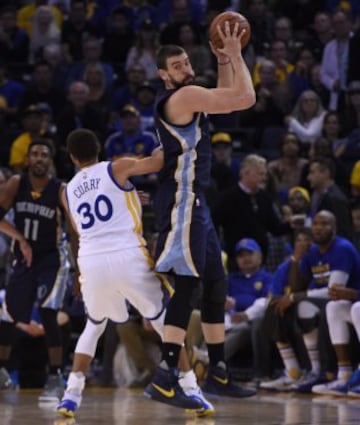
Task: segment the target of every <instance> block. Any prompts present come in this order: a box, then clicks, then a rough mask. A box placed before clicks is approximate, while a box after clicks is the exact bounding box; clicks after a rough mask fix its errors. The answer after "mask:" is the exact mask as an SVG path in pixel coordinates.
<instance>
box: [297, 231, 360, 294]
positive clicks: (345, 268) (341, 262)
mask: <svg viewBox="0 0 360 425" xmlns="http://www.w3.org/2000/svg"><path fill="white" fill-rule="evenodd" d="M300 267H301V271H302V273H303V274H304V275H305V276H312V278H313V279H312V282H311V284H310V286H309V288H310V289H314V288H315V289H319V288H323V287H326V286H328V282H329V278H330V273H331V272H332V271H335V270H336V271H342V272H345V273H347V274H348V275H349V280H348V283H347V286H348V287H350V288H354V289H359V288H360V257H359V254H358V252H357V251H356V249H355V247H354V245H353V244H352V243H351V242H349V241H348V240H347V239H345V238H342V237H340V236H337V237H336V238H335V239H334V240H333V242H332V243H331V245H330V246H329V248H328V250H327V251H326V252H320V250H319V247H318V245H316V244H314V245H312V247H311V249H310V251H309V252H307V253H306V254H305V255H304V257H303V258H302V260H301V263H300Z"/></svg>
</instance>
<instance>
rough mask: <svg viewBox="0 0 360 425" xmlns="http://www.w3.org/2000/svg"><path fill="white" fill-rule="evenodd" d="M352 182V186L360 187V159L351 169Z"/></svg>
mask: <svg viewBox="0 0 360 425" xmlns="http://www.w3.org/2000/svg"><path fill="white" fill-rule="evenodd" d="M350 184H351V186H356V187H357V188H360V161H356V163H355V165H354V168H353V169H352V171H351V176H350Z"/></svg>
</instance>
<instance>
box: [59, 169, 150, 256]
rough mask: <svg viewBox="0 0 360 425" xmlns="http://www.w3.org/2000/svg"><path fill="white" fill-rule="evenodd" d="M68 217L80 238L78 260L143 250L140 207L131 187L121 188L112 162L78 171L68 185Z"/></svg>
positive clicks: (128, 185) (130, 185)
mask: <svg viewBox="0 0 360 425" xmlns="http://www.w3.org/2000/svg"><path fill="white" fill-rule="evenodd" d="M66 197H67V202H68V206H69V211H70V214H71V216H72V218H73V220H74V222H75V224H76V228H77V231H78V234H79V254H78V255H79V257H83V256H88V255H94V254H101V253H106V252H114V251H119V250H123V249H129V248H134V247H139V246H145V245H146V243H145V240H144V238H143V237H142V221H141V204H140V200H139V197H138V194H137V192H136V190H135V188H134V186H133V185H132V184H131V183H130V182H127V184H126V187H121V186H120V185H119V184H118V183H117V182H116V180H115V178H114V176H113V174H112V168H111V162H107V161H103V162H99V163H96V164H94V165H92V166H90V167H87V168H84V169H82V170H80V171H79V172H78V173H77V174H76V175H75V176H74V177H73V178H72V180H71V181H70V182H69V183H68V184H67V187H66Z"/></svg>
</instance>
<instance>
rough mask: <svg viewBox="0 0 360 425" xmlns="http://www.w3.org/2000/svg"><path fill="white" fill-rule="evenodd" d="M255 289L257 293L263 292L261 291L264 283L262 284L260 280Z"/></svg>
mask: <svg viewBox="0 0 360 425" xmlns="http://www.w3.org/2000/svg"><path fill="white" fill-rule="evenodd" d="M254 288H255V289H256V290H257V291H261V290H262V288H263V283H262V282H261V281H260V280H258V281H257V282H255V283H254Z"/></svg>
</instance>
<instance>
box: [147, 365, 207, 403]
mask: <svg viewBox="0 0 360 425" xmlns="http://www.w3.org/2000/svg"><path fill="white" fill-rule="evenodd" d="M144 395H145V397H148V398H151V399H152V400H156V401H159V402H161V403H165V404H170V405H171V406H175V407H180V408H183V409H191V410H199V411H200V410H202V409H203V407H202V403H201V401H200V400H199V399H198V398H193V397H188V396H187V395H186V394H185V393H184V391H183V389H182V388H181V386H180V385H179V372H178V370H177V369H176V368H169V369H163V368H162V367H160V366H158V368H157V369H156V371H155V374H154V377H153V380H152V382H151V383H150V384H149V385H148V386H147V387H146V389H145V391H144Z"/></svg>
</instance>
